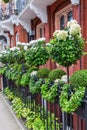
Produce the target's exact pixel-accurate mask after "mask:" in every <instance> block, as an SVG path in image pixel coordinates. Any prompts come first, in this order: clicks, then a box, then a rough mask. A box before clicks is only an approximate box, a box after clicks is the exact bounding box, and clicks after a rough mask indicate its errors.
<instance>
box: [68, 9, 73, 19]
mask: <svg viewBox="0 0 87 130" xmlns="http://www.w3.org/2000/svg"><path fill="white" fill-rule="evenodd" d="M72 19H73V13H72V11H70V12H69V13H68V21H71V20H72Z"/></svg>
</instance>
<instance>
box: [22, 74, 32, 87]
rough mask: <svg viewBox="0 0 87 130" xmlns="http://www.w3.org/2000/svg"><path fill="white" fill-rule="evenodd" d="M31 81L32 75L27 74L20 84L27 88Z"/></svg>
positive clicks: (23, 76)
mask: <svg viewBox="0 0 87 130" xmlns="http://www.w3.org/2000/svg"><path fill="white" fill-rule="evenodd" d="M29 80H30V73H29V72H26V73H25V74H23V75H22V77H21V81H20V84H21V85H22V86H27V85H28V84H29Z"/></svg>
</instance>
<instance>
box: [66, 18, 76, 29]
mask: <svg viewBox="0 0 87 130" xmlns="http://www.w3.org/2000/svg"><path fill="white" fill-rule="evenodd" d="M73 24H78V23H77V21H76V20H71V21H69V22H68V23H67V27H68V28H69V27H71V25H73Z"/></svg>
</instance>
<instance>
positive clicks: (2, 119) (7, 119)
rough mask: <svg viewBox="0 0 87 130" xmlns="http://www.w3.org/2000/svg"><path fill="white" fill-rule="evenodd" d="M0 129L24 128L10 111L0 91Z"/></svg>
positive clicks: (16, 129) (15, 129)
mask: <svg viewBox="0 0 87 130" xmlns="http://www.w3.org/2000/svg"><path fill="white" fill-rule="evenodd" d="M0 130H26V129H25V128H24V127H23V125H22V124H21V123H20V121H19V120H18V119H17V118H16V116H15V114H14V113H13V112H12V110H11V108H10V105H9V104H8V102H7V101H6V99H5V98H4V96H3V94H2V93H0Z"/></svg>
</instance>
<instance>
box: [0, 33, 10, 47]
mask: <svg viewBox="0 0 87 130" xmlns="http://www.w3.org/2000/svg"><path fill="white" fill-rule="evenodd" d="M0 35H3V36H4V37H6V39H7V46H10V38H9V36H8V34H7V33H4V32H0Z"/></svg>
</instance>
